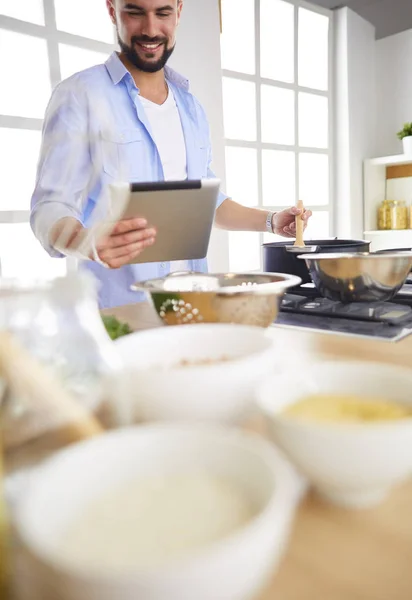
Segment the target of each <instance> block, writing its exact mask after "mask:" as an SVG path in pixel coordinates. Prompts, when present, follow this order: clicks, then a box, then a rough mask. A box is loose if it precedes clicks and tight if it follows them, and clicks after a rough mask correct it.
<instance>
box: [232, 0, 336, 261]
mask: <svg viewBox="0 0 412 600" xmlns="http://www.w3.org/2000/svg"><path fill="white" fill-rule="evenodd" d="M284 1H285V2H288V4H292V5H293V6H294V20H295V21H294V82H293V83H285V82H283V81H277V80H274V79H267V78H264V77H261V75H260V0H255V74H254V75H249V74H246V73H241V72H238V71H232V70H228V69H222V77H228V78H233V79H238V80H242V81H248V82H252V83H254V84H255V88H256V120H257V121H256V125H257V136H256V137H257V141H255V142H248V141H243V140H233V139H228V138H225V141H224V143H225V148H226V147H232V148H233V147H237V148H252V149H255V150H257V161H258V163H257V164H258V190H257V198H258V204H257V205H255V206H258V207H259V208H264V209H265V210H268V211H270V210H272V211H280V210H283V209H284V208H285V206H284V205H283V206H279V205H272V206H267V205H263V194H262V150H266V149H269V150H287V151H293V152H294V153H295V203H296V202H297V200H298V199H299V198H298V196H299V154H300V153H301V152H308V153H313V154H321V155H326V156H328V157H329V203H328V204H325V205H323V206H311V207H310V208H311V210H312V211H313V213H316V212H318V211H319V212H324V211H328V212H329V235H330V236H334V234H335V230H336V226H335V212H336V211H335V207H334V201H333V191H334V181H333V177H334V154H333V148H334V146H333V143H334V139H333V123H334V111H333V89H334V81H333V59H334V52H333V43H334V39H333V12H332V11H331V10H328V9H325V8H322V7H320V6H315V5H313V4H310V3H309V2H305V0H284ZM299 8H305V9H308V10H311V11H312V12H315V13H318V14H321V15H324V16H327V17H329V40H328V45H329V52H328V89H327V91H321V90H317V89H313V88H310V87H303V86H300V85H299V84H298V66H299V65H298V61H299V43H298V42H299V35H298V34H299V29H298V22H299ZM223 26H224V25H223ZM262 84H264V85H268V86H271V87H275V88H283V89H288V90H292V91H293V92H294V93H295V144H294V145H282V144H273V143H266V142H262V141H261V140H262V124H261V85H262ZM298 92H307V93H310V94H313V95H317V96H321V97H323V98H328V121H329V123H328V126H329V127H328V148H327V149H326V150H324V149H319V148H311V147H309V148H307V147H302V146H299V141H298V139H299V138H298V133H299V128H298V127H299V111H298V98H299V96H298ZM234 200H236V198H234ZM264 235H265V234H264V233H259V244H260V247H262V244H263V242H264ZM229 243H230V242H229ZM262 265H263V250H261V266H262Z"/></svg>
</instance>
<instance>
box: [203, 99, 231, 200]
mask: <svg viewBox="0 0 412 600" xmlns="http://www.w3.org/2000/svg"><path fill="white" fill-rule="evenodd" d="M196 107H197V111H198V116H199V119H200V122H201V127H202V130H204V132H205V133H206V137H207V148H208V164H207V179H216V175H215V173H214V172H213V170H212V168H211V164H212V160H213V154H212V142H211V139H210V127H209V122H208V119H207V116H206V113H205V110H204V108H203V106H202V105H201V104H200V102H199V101H198V100H197V99H196ZM228 197H229V196H227V195H226V194H225V193H224V192H222V191H220V192H219V196H218V199H217V203H216V208H219V206H220V205H221V204H222V202H224V201H225V200H227V198H228Z"/></svg>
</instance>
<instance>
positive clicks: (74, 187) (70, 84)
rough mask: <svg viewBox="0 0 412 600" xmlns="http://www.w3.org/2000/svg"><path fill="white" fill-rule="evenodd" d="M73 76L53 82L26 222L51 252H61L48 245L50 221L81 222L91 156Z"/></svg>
mask: <svg viewBox="0 0 412 600" xmlns="http://www.w3.org/2000/svg"><path fill="white" fill-rule="evenodd" d="M81 98H82V95H81V90H80V89H76V83H75V80H74V81H73V80H68V81H66V82H64V83H63V84H60V85H59V86H57V88H56V89H55V90H54V92H53V95H52V97H51V100H50V102H49V105H48V107H47V111H46V115H45V119H44V124H43V139H42V145H41V150H40V158H39V163H38V169H37V177H36V185H35V189H34V192H33V196H32V199H31V216H30V224H31V227H32V230H33V232H34V234H35V236H36V237H37V238H38V240H39V241H40V242H41V244H42V245H43V247H44V248H45V249H46V250H47V252H48V253H49V254H50V255H51V256H55V257H59V256H62V255H61V254H60V253H59V252H57V251H56V250H54V249H53V248H52V246H51V245H50V240H49V234H50V230H51V228H52V227H53V225H54V224H55V223H56V222H57V221H58V220H60V219H62V218H63V217H75V218H76V219H78V220H79V221H80V222H83V210H84V205H85V201H86V199H87V190H88V189H89V187H90V184H91V173H92V169H91V159H90V149H89V134H88V122H87V118H86V115H87V107H86V105H85V103H83V104H82V100H81Z"/></svg>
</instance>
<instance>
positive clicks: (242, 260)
mask: <svg viewBox="0 0 412 600" xmlns="http://www.w3.org/2000/svg"><path fill="white" fill-rule="evenodd" d="M229 268H230V270H231V271H235V272H237V273H239V272H242V271H256V270H258V269H260V235H259V234H258V233H250V232H244V231H231V232H230V233H229Z"/></svg>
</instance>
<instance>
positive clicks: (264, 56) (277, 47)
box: [260, 0, 295, 83]
mask: <svg viewBox="0 0 412 600" xmlns="http://www.w3.org/2000/svg"><path fill="white" fill-rule="evenodd" d="M294 11H295V7H294V5H293V4H290V3H289V2H283V0H261V2H260V71H261V76H262V77H267V78H269V79H277V80H278V81H285V82H287V83H293V82H294V80H295V75H294V71H295V65H294V62H295V43H294Z"/></svg>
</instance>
